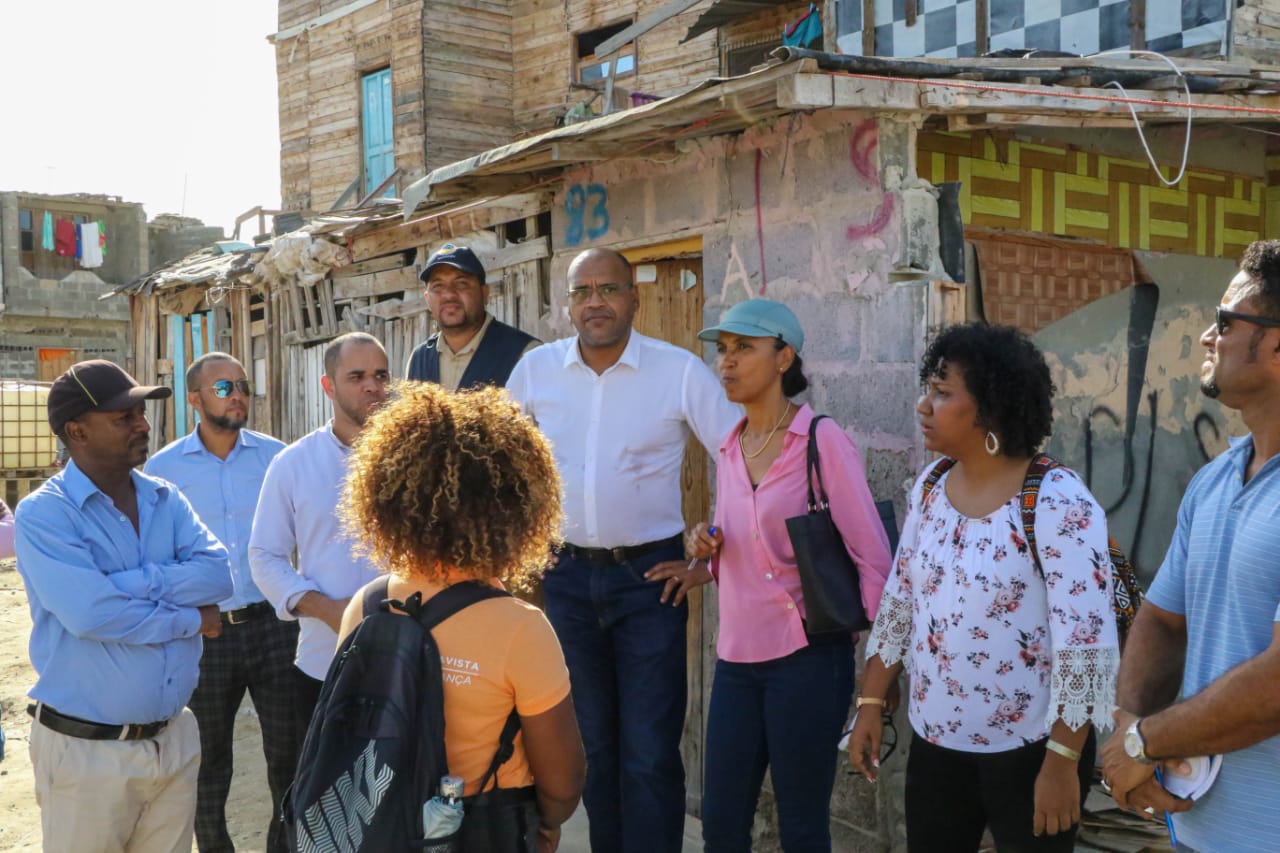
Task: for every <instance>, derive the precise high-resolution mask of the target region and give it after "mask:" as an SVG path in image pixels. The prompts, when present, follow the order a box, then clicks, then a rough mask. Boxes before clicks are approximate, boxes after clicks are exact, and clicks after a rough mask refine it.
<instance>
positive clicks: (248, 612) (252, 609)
mask: <svg viewBox="0 0 1280 853" xmlns="http://www.w3.org/2000/svg"><path fill="white" fill-rule="evenodd" d="M275 612H276V609H275V608H274V607H272V606H271V602H270V601H255V602H254V603H253V604H246V605H245V606H244V607H241V608H238V609H236V610H224V611H222V624H223V625H243V624H244V623H245V622H249V621H251V620H254V619H257V618H258V617H260V616H268V615H271V614H273V613H275Z"/></svg>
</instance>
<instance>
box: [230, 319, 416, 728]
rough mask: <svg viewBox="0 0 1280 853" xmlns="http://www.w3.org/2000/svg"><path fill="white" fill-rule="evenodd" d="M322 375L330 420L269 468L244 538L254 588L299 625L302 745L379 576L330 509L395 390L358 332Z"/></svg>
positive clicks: (334, 349) (342, 342) (383, 356)
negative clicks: (344, 637) (345, 627)
mask: <svg viewBox="0 0 1280 853" xmlns="http://www.w3.org/2000/svg"><path fill="white" fill-rule="evenodd" d="M324 370H325V375H324V376H323V377H321V379H320V382H321V384H322V385H323V387H324V393H325V396H327V397H328V398H329V399H330V400H331V401H332V403H333V419H332V420H330V421H329V422H328V423H327V424H325V425H324V426H322V427H320V428H319V429H317V430H315V431H313V432H311V433H308V434H307V435H305V436H303V437H302V438H300V439H298V440H297V441H295V442H294V443H293V444H291V445H289V446H288V447H286V448H285V449H284V450H282V451H280V453H279V454H278V455H277V456H276V458H275V459H274V460H272V462H271V466H270V467H269V468H268V469H267V474H266V478H265V479H264V480H263V483H262V493H261V495H260V496H259V498H258V510H257V513H256V514H255V515H254V517H253V533H252V535H251V537H250V539H249V566H250V568H251V569H252V571H253V579H254V582H255V583H257V585H258V588H259V589H260V590H262V592H263V594H264V595H266V597H267V600H268V601H270V602H271V604H272V605H273V606H274V607H275V609H276V614H277V615H278V616H279V617H280V618H281V619H297V620H298V621H299V623H300V626H301V628H300V633H299V637H298V654H297V658H296V660H295V662H294V663H295V666H296V667H297V668H298V670H300V673H299V677H298V679H297V681H298V693H297V698H296V705H295V717H294V719H295V723H296V727H297V732H298V737H299V738H300V739H301V738H303V737H305V736H306V731H307V726H308V724H309V723H310V721H311V712H312V710H313V709H314V708H315V704H316V700H317V699H318V698H319V696H320V688H321V686H322V685H323V684H324V677H325V673H326V672H327V671H328V669H329V661H330V659H331V658H332V657H333V652H334V649H335V648H336V646H337V640H338V634H337V631H338V627H339V626H340V625H341V624H342V612H343V610H344V609H345V608H346V606H347V601H348V600H350V598H351V595H352V593H354V592H355V591H356V590H358V589H359V588H360V587H362V586H364V585H365V584H366V583H368V582H369V581H371V580H373V579H374V578H375V577H376V576H377V574H378V573H377V570H376V569H375V568H374V566H373V565H372V564H370V563H369V562H368V560H366V559H365V558H364V557H360V556H356V555H354V554H352V553H351V541H350V540H349V539H347V538H346V537H345V536H343V535H342V531H341V529H340V525H339V521H338V516H337V513H336V510H337V507H338V502H339V500H340V499H341V496H342V486H343V480H344V478H345V477H346V475H347V457H348V456H349V455H350V453H351V444H352V443H353V442H354V441H355V439H356V436H358V435H359V434H360V430H361V429H363V428H364V424H365V421H366V420H367V419H368V417H369V415H371V414H372V413H373V412H374V411H375V410H376V409H377V408H378V407H379V406H381V405H382V404H383V403H385V402H386V400H387V394H388V385H389V383H390V381H391V374H390V373H389V372H388V370H387V353H386V350H384V349H383V348H382V344H381V343H380V342H379V341H378V339H377V338H375V337H373V336H372V335H367V334H365V333H363V332H351V333H349V334H346V335H342V336H340V337H337V338H334V340H333V341H332V342H331V343H330V344H329V346H328V347H327V348H326V349H325V352H324ZM295 550H296V552H297V565H296V566H295V565H294V563H293V562H292V555H293V554H294V552H295Z"/></svg>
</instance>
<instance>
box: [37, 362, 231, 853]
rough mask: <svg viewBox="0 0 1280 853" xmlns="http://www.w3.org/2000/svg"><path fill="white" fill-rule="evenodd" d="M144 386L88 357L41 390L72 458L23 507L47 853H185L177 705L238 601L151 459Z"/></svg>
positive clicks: (186, 760) (192, 765)
mask: <svg viewBox="0 0 1280 853" xmlns="http://www.w3.org/2000/svg"><path fill="white" fill-rule="evenodd" d="M172 393H173V392H172V391H170V390H169V389H168V388H163V387H154V386H142V385H138V383H137V382H135V381H134V379H133V377H132V376H130V375H129V374H127V373H125V372H124V371H123V370H121V369H120V368H119V367H117V366H116V365H114V364H112V363H111V362H109V361H101V360H94V361H82V362H79V363H78V364H74V365H72V366H71V367H70V368H69V369H68V370H67V372H66V373H64V374H62V375H61V376H59V377H58V378H57V379H56V380H55V381H54V383H53V386H52V387H51V388H50V389H49V398H48V411H49V426H50V427H51V428H52V429H53V431H54V433H56V434H57V435H58V437H59V438H61V439H62V441H63V443H64V444H65V445H66V447H67V450H68V451H69V453H70V455H71V460H70V461H69V462H68V463H67V465H66V467H65V468H64V469H63V470H62V471H60V472H59V473H58V474H55V475H54V476H53V477H52V478H51V479H50V480H48V481H47V482H46V483H45V484H44V485H42V486H41V487H40V488H39V489H37V490H36V491H35V492H32V493H31V495H29V496H28V497H27V498H26V499H25V500H23V501H22V503H21V504H19V505H18V512H17V525H16V528H17V539H16V543H15V545H16V550H17V554H18V572H19V573H20V574H21V575H22V580H23V582H24V583H25V584H26V589H27V600H28V603H29V605H30V607H31V621H32V623H33V625H32V629H31V643H30V654H31V663H32V666H33V667H34V668H35V671H36V676H37V679H36V684H35V686H34V687H33V688H31V691H30V695H31V698H32V699H34V700H35V704H33V705H31V706H30V708H29V709H28V710H29V712H30V713H31V714H32V715H33V716H34V717H35V722H34V723H33V724H32V726H31V741H30V749H31V764H32V770H33V771H34V774H35V784H36V802H38V803H39V805H40V819H41V827H42V829H43V836H44V849H45V851H46V853H65V851H70V850H74V851H77V853H85V851H87V853H93V851H118V850H129V851H137V853H152V851H155V853H178V851H182V853H189V851H190V850H191V836H192V831H193V827H194V817H195V808H196V773H197V768H198V767H199V764H200V737H199V734H198V732H197V730H196V721H195V717H194V716H192V714H191V712H190V711H189V710H187V709H186V708H185V707H184V706H185V705H186V703H187V700H188V699H189V698H190V697H191V692H192V690H194V689H195V686H196V678H197V675H198V669H199V662H200V648H201V640H200V637H201V635H204V636H209V637H214V636H217V634H218V632H219V630H220V627H221V622H220V620H219V618H218V602H219V601H221V600H222V599H224V598H226V597H227V596H229V595H230V594H231V592H232V584H231V571H230V567H229V565H228V561H227V551H226V549H225V548H223V547H222V545H221V544H220V543H219V542H218V540H217V539H216V538H214V536H213V534H211V533H210V532H209V530H208V528H206V527H205V526H204V525H203V524H202V523H201V522H200V519H199V518H197V517H196V514H195V512H194V511H193V510H192V509H191V505H190V504H189V503H187V500H186V498H184V497H183V496H182V494H181V493H180V492H179V491H178V490H177V489H176V488H174V487H172V486H171V485H170V484H169V483H166V482H165V481H163V480H158V479H155V478H153V477H149V476H147V475H146V474H143V473H140V472H138V471H135V470H134V468H135V467H136V466H138V465H141V464H142V463H143V462H145V461H146V458H147V436H148V434H149V433H150V431H151V425H150V424H149V423H148V422H147V414H146V403H145V401H146V400H157V399H163V398H165V397H168V396H170V395H171V394H172Z"/></svg>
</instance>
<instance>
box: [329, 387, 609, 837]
mask: <svg viewBox="0 0 1280 853" xmlns="http://www.w3.org/2000/svg"><path fill="white" fill-rule="evenodd" d="M398 391H399V395H398V397H397V398H396V399H395V400H394V401H393V402H392V403H390V404H389V405H387V406H386V407H385V408H383V409H382V410H380V411H379V412H377V413H376V414H374V415H373V416H372V417H371V418H370V419H369V422H368V424H367V425H366V426H365V429H364V432H363V433H362V435H361V438H360V441H359V442H358V443H357V445H356V447H355V449H354V450H353V452H352V454H351V457H350V462H349V465H350V467H349V472H348V475H347V484H346V493H345V501H344V506H343V508H342V515H343V523H344V526H345V528H346V530H347V531H348V532H349V533H350V535H351V536H352V537H353V538H354V539H355V540H357V542H358V547H359V548H361V549H363V550H364V551H365V552H367V553H368V554H369V556H370V557H371V558H372V561H373V562H374V563H375V564H377V565H380V566H384V567H386V568H387V569H388V570H389V571H390V573H391V579H390V586H389V589H388V595H389V597H390V598H393V599H397V600H400V601H403V600H405V599H406V598H407V597H408V596H411V595H413V594H414V593H415V592H420V593H422V598H423V600H424V601H425V600H427V599H429V598H430V597H431V596H433V595H435V594H436V593H438V592H440V591H441V590H442V589H444V588H445V587H448V586H451V585H453V584H456V583H466V582H476V581H479V582H483V583H497V582H499V581H501V582H504V583H506V584H508V585H509V586H515V587H520V586H523V585H524V584H525V583H526V581H527V580H528V579H529V578H530V577H531V576H532V575H534V574H535V573H537V572H539V571H540V570H541V569H542V568H543V566H544V565H545V563H546V561H547V555H548V554H550V553H551V546H552V544H553V543H554V542H555V539H556V537H557V535H558V531H559V528H560V478H559V475H558V474H557V471H556V464H555V460H554V458H553V457H552V455H551V450H550V447H549V446H548V445H547V442H546V439H545V438H543V436H542V433H541V432H539V431H538V429H537V427H536V426H535V425H534V424H533V423H532V422H531V421H529V420H528V419H527V418H525V417H523V416H522V415H521V414H520V410H519V408H518V407H517V406H516V405H515V403H513V402H511V400H510V399H509V398H508V397H507V396H506V394H505V393H504V392H502V391H500V390H497V389H492V388H486V389H483V390H478V391H467V392H460V393H453V392H449V391H446V390H444V389H442V388H441V387H440V386H438V385H434V384H419V383H408V384H404V385H402V386H400V388H399V389H398ZM361 599H362V595H361V593H357V594H356V595H355V596H354V597H353V598H352V600H351V603H350V604H348V606H347V610H346V613H345V614H344V616H343V619H342V630H341V632H340V638H341V637H345V636H346V635H347V634H349V633H350V632H351V631H353V630H354V629H355V627H356V625H357V624H358V623H359V622H360V619H361V616H362V608H361ZM432 633H433V635H434V637H435V640H436V644H437V645H438V646H439V648H440V655H441V659H442V661H443V662H444V670H445V672H444V674H445V683H444V717H445V733H446V737H445V750H446V754H447V758H448V763H449V770H450V772H451V773H452V774H454V775H457V776H461V777H463V778H464V779H465V780H466V790H465V795H466V796H471V795H474V794H476V793H478V789H479V786H480V782H481V779H482V777H483V776H484V773H485V771H486V770H487V769H488V766H489V763H490V760H491V759H492V758H493V755H494V750H495V748H496V746H497V744H498V739H499V735H500V733H501V731H502V729H503V726H504V724H505V723H506V720H507V718H508V716H510V714H511V710H512V708H515V710H516V712H517V713H518V715H519V717H520V731H521V735H520V736H519V737H518V738H517V739H516V741H515V752H514V754H513V755H512V756H511V758H510V759H508V760H507V761H506V762H505V763H504V764H502V766H501V767H500V768H499V770H498V772H497V787H498V788H503V789H521V788H524V789H530V788H531V789H532V791H533V793H534V795H536V802H537V810H538V815H539V820H540V825H539V827H538V830H537V839H536V843H537V849H538V853H551V851H554V850H555V849H556V847H557V846H558V844H559V839H560V824H561V823H563V822H564V821H565V820H567V819H568V818H569V816H570V815H571V814H572V813H573V811H574V809H575V808H576V807H577V805H578V800H579V798H580V796H581V793H582V784H583V780H584V778H585V766H586V759H585V756H584V753H583V749H582V739H581V737H580V736H579V734H578V724H577V721H576V718H575V716H574V712H573V703H572V701H571V699H570V697H569V672H568V669H567V668H566V667H565V662H564V654H563V653H562V652H561V650H560V644H559V642H558V641H557V640H556V635H555V632H554V631H553V630H552V629H551V625H550V624H549V623H548V622H547V620H546V617H545V616H544V615H543V614H542V611H540V610H539V609H537V608H536V607H534V606H532V605H530V604H526V603H525V602H523V601H519V600H518V599H515V598H511V597H507V596H503V597H499V598H490V599H486V600H484V601H480V602H479V603H477V604H473V605H471V606H470V607H467V608H465V609H463V610H461V611H460V612H458V613H456V614H455V615H453V616H451V617H449V618H448V619H446V620H445V621H443V622H441V623H440V624H439V625H437V626H436V627H435V628H433V629H432ZM519 849H520V850H524V849H526V848H523V847H521V848H519ZM494 853H508V851H494ZM512 853H513V852H512Z"/></svg>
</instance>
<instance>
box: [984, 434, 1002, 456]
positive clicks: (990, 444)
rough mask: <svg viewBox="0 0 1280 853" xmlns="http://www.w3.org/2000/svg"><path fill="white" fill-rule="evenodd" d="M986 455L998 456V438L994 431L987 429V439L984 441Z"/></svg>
mask: <svg viewBox="0 0 1280 853" xmlns="http://www.w3.org/2000/svg"><path fill="white" fill-rule="evenodd" d="M985 445H986V448H987V455H988V456H998V455H999V454H1000V439H999V438H997V437H996V434H995V433H994V432H991V431H990V430H987V440H986V442H985Z"/></svg>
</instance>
